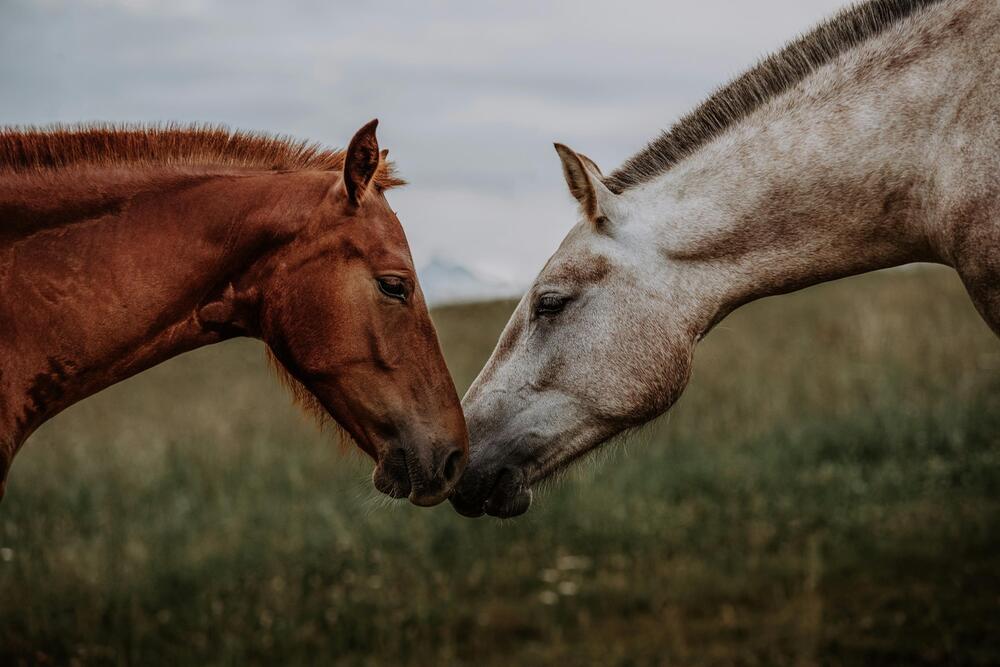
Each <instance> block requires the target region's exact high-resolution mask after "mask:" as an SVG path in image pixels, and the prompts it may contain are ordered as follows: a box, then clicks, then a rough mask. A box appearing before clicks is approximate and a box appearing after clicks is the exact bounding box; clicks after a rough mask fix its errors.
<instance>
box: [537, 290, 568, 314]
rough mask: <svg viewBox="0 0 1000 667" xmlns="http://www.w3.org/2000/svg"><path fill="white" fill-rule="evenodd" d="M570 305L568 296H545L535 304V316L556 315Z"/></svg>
mask: <svg viewBox="0 0 1000 667" xmlns="http://www.w3.org/2000/svg"><path fill="white" fill-rule="evenodd" d="M567 303H569V297H568V296H562V295H561V294H543V295H542V296H540V297H539V298H538V301H537V302H536V303H535V315H556V314H558V313H560V312H562V310H563V309H564V308H565V307H566V304H567Z"/></svg>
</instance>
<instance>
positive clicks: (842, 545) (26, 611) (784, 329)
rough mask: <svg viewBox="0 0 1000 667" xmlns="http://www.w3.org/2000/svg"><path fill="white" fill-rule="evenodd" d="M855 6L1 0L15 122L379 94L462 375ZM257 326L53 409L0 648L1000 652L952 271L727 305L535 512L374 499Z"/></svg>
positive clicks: (480, 658) (1, 76) (989, 348)
mask: <svg viewBox="0 0 1000 667" xmlns="http://www.w3.org/2000/svg"><path fill="white" fill-rule="evenodd" d="M841 4H842V3H840V2H836V1H833V0H808V1H802V0H797V1H793V0H767V1H766V2H765V1H762V2H757V3H745V2H736V1H731V2H730V1H722V0H703V1H702V2H698V3H680V2H662V1H661V2H648V3H646V2H635V3H633V2H627V3H596V2H572V3H553V2H532V3H516V4H515V3H501V2H477V3H467V2H428V3H403V2H397V3H390V2H380V3H345V4H342V3H331V2H314V3H312V2H298V3H280V4H279V3H251V2H231V3H204V2H200V1H197V0H177V1H175V2H171V3H157V2H152V1H151V0H91V1H87V2H76V3H72V4H68V3H62V2H57V1H55V0H31V1H29V0H0V90H2V91H3V98H2V99H3V103H2V104H0V124H47V123H51V122H79V121H92V120H101V121H145V122H155V121H182V122H184V121H198V122H214V123H225V124H228V125H231V126H233V127H239V128H244V129H256V130H262V131H268V132H277V133H287V134H291V135H293V136H295V137H298V138H305V139H312V140H316V141H319V142H321V143H324V144H327V145H333V146H336V145H343V144H344V143H346V141H347V140H348V139H349V138H350V136H351V134H352V133H353V132H354V131H355V130H356V129H357V128H358V127H359V126H360V125H361V124H362V123H364V122H365V121H367V120H369V119H370V118H372V117H376V116H377V117H378V118H380V120H381V124H380V127H379V136H380V140H381V142H382V145H383V146H384V147H387V148H389V149H390V151H391V153H392V158H393V159H394V160H396V162H397V165H398V167H399V169H400V171H401V173H402V175H403V176H404V177H406V178H408V179H409V180H410V181H411V185H410V186H408V187H406V188H403V189H400V190H394V191H393V192H392V193H390V195H389V197H390V201H391V203H392V204H393V206H394V207H395V208H396V209H397V211H398V212H399V215H400V218H401V219H402V221H403V223H404V226H405V227H406V229H407V233H408V236H409V238H410V241H411V245H412V248H413V253H414V258H415V261H416V263H417V265H418V266H419V267H421V281H422V282H423V284H424V287H425V289H426V291H427V292H428V294H429V296H430V297H431V299H432V301H433V302H434V303H435V305H436V308H435V309H434V311H433V313H432V315H433V317H434V319H435V322H436V323H437V325H438V329H439V334H440V338H441V343H442V346H443V348H444V351H445V355H446V357H447V360H448V363H449V366H450V367H451V369H452V372H453V374H454V376H455V380H456V383H457V385H458V387H459V391H460V392H462V391H464V389H465V387H466V386H468V384H469V382H471V380H472V378H473V377H474V376H475V374H476V373H477V371H478V369H479V368H480V367H481V365H482V363H483V361H484V360H485V359H486V357H487V356H488V355H489V353H490V351H491V350H492V348H493V345H494V343H495V341H496V337H497V335H498V333H499V331H500V329H501V328H502V326H503V324H504V323H505V322H506V319H507V317H508V315H509V313H510V312H511V310H512V309H513V306H514V303H513V301H511V300H509V298H507V297H515V296H516V295H517V293H518V291H519V290H520V289H522V288H523V287H524V286H525V285H526V284H528V283H529V282H530V280H531V278H532V277H533V275H534V273H535V272H536V271H537V270H538V269H539V268H540V266H541V264H542V263H543V262H544V260H545V258H546V257H548V255H549V254H551V252H552V251H553V250H554V249H555V247H556V246H557V244H558V242H559V240H560V239H561V238H562V236H563V235H564V234H565V233H566V231H567V230H568V229H569V227H570V226H571V225H572V224H573V222H574V217H575V206H574V205H573V204H572V203H571V200H570V198H569V196H568V194H567V193H566V192H565V185H564V184H563V182H562V178H561V174H560V171H559V167H558V163H557V160H556V157H555V155H554V152H553V151H552V148H551V142H552V141H553V140H559V141H563V142H566V143H568V144H569V145H571V146H573V147H574V148H576V149H578V150H581V151H583V152H585V153H587V154H588V155H590V156H591V157H593V158H594V159H595V160H597V161H598V163H599V164H601V165H602V166H603V167H604V168H605V170H608V169H610V168H613V167H615V166H617V165H618V164H619V163H620V162H622V161H623V160H624V159H625V158H627V157H628V156H629V155H631V154H632V153H634V152H635V151H636V150H638V149H639V148H640V147H641V146H642V145H643V144H644V143H645V142H646V141H648V140H650V139H652V138H653V137H654V136H655V135H656V133H657V132H658V131H659V130H660V129H662V128H664V127H666V126H668V125H669V124H670V123H671V122H672V121H673V120H675V119H676V118H677V117H678V116H679V115H680V114H682V113H684V112H685V111H687V110H688V109H690V108H691V107H693V106H694V105H695V104H696V103H697V102H698V100H699V99H701V98H702V97H704V96H705V95H706V94H707V93H708V92H710V91H711V90H712V88H713V87H715V86H716V85H719V84H721V83H722V82H724V81H725V80H726V79H727V78H728V77H730V76H732V75H734V74H736V73H738V72H740V71H741V70H743V69H745V68H746V67H748V66H749V65H750V64H751V63H752V62H753V61H754V60H755V59H756V58H757V57H759V56H760V55H762V54H764V53H765V52H767V51H770V50H774V49H775V48H777V47H778V46H779V45H780V44H781V43H783V42H784V41H785V40H787V39H790V38H791V37H793V36H794V35H795V34H797V33H798V32H800V31H802V30H805V29H807V28H808V27H809V26H810V25H811V24H812V23H814V22H815V21H817V20H818V19H820V18H822V17H823V16H825V15H827V14H829V13H830V12H831V11H833V10H835V9H836V8H837V7H838V6H840V5H841ZM290 403H291V402H290V400H289V398H288V397H287V396H286V395H285V394H284V392H283V390H282V389H281V388H280V387H279V386H278V383H277V382H276V381H275V379H274V378H273V377H271V376H270V373H269V371H268V370H267V368H266V365H265V363H264V354H263V349H262V347H261V345H260V344H258V343H256V342H253V341H233V342H229V343H226V344H223V345H219V346H215V347H212V348H208V349H204V350H200V351H197V352H194V353H191V354H188V355H185V356H183V357H181V358H179V359H176V360H174V361H172V362H169V363H167V364H164V365H162V366H160V367H158V368H156V369H153V370H152V371H149V372H147V373H145V374H143V375H141V376H139V377H136V378H133V379H132V380H129V381H127V382H125V383H122V384H120V385H118V386H116V387H113V388H111V389H109V390H107V391H105V392H103V393H102V394H100V395H98V396H96V397H94V398H92V399H89V400H87V401H84V402H83V403H81V404H79V405H77V406H75V407H73V408H71V409H70V410H68V411H67V412H65V413H64V414H62V415H60V416H59V417H58V418H56V419H55V420H53V421H52V422H50V423H48V424H46V425H45V426H44V427H43V428H42V429H41V430H40V431H39V432H38V433H36V434H35V435H34V436H33V437H32V438H31V439H30V440H29V441H28V443H27V445H26V446H25V448H24V450H22V452H21V454H20V455H19V456H18V458H17V460H16V463H15V465H14V467H13V470H12V474H11V478H10V484H9V487H8V491H7V496H6V498H5V499H4V501H3V503H2V504H0V664H35V663H45V662H49V663H53V664H67V663H71V662H77V663H80V664H124V663H142V664H191V663H194V664H244V663H290V664H315V663H316V662H320V663H326V664H344V665H354V664H360V665H381V664H387V663H390V662H391V663H395V664H402V665H429V664H457V665H462V664H470V665H471V664H476V665H492V664H497V665H499V664H504V665H507V664H526V665H533V664H548V663H563V664H570V665H576V664H600V665H731V664H741V665H813V664H817V665H818V664H824V665H870V664H879V665H896V664H898V665H937V664H952V665H992V664H998V663H1000V633H998V632H997V627H998V625H1000V493H998V491H1000V344H998V342H997V339H996V338H995V337H994V336H993V334H992V333H991V332H990V331H989V330H988V329H987V327H986V325H985V324H984V323H983V322H982V321H981V320H980V319H979V317H978V316H977V315H976V313H975V312H974V310H973V308H972V306H971V304H970V303H969V301H968V298H967V297H966V296H965V294H964V291H963V290H962V287H961V285H960V284H959V282H958V280H957V279H956V277H955V276H954V274H953V273H952V272H951V271H949V270H945V269H942V268H938V267H915V268H908V269H902V270H895V271H890V272H881V273H877V274H871V275H868V276H862V277H858V278H854V279H849V280H844V281H839V282H837V283H833V284H829V285H823V286H819V287H816V288H812V289H809V290H805V291H803V292H799V293H797V294H793V295H789V296H785V297H780V298H777V299H768V300H765V301H763V302H759V303H756V304H753V305H751V306H749V307H747V308H744V309H742V310H740V311H738V312H737V313H736V314H734V315H733V316H731V317H730V318H728V319H727V320H726V321H725V322H723V324H722V325H721V326H719V327H718V328H717V329H716V330H715V331H713V332H712V334H711V335H710V336H709V337H708V339H707V340H706V341H705V342H704V343H703V345H702V346H701V347H700V348H699V353H698V355H697V359H696V363H695V370H694V377H693V379H692V381H691V385H690V387H689V389H688V391H687V393H686V394H685V395H684V396H683V398H682V399H681V400H680V402H679V403H678V404H677V406H676V407H675V408H674V409H673V410H672V411H671V412H670V414H669V416H667V417H665V418H663V419H661V420H659V421H658V422H656V423H655V424H653V425H651V426H649V427H647V428H645V429H643V430H642V431H640V432H639V433H637V434H635V435H634V436H632V437H631V438H630V439H629V441H628V442H627V443H625V444H616V445H614V446H611V447H609V448H608V449H607V450H605V451H603V452H602V453H601V454H600V455H599V456H598V458H597V459H595V461H594V463H592V464H585V465H583V466H581V467H580V468H579V469H577V470H576V471H575V472H574V473H572V474H570V475H569V476H568V477H567V478H565V479H563V480H560V481H559V482H557V483H555V484H552V485H550V486H548V487H546V488H543V489H542V490H541V493H540V494H539V497H537V498H536V502H535V504H534V505H533V506H532V509H531V511H530V512H529V513H528V514H527V515H525V516H523V517H520V518H518V519H516V520H512V521H506V522H501V521H497V520H493V519H480V520H468V519H463V518H461V517H459V516H458V515H456V514H454V513H453V512H452V511H451V510H450V508H448V507H447V506H444V507H439V508H436V509H432V510H422V509H419V508H415V507H412V506H409V505H406V504H398V503H393V502H390V501H388V500H386V499H384V498H383V497H381V496H379V495H377V494H376V493H375V492H374V491H373V489H372V487H371V483H370V480H369V475H370V470H371V464H370V463H369V462H368V461H367V460H364V459H363V458H361V457H360V456H358V455H355V454H353V453H350V454H345V453H343V452H342V451H341V450H340V448H338V446H337V445H336V444H335V442H334V441H335V436H334V434H332V433H323V432H319V431H317V429H316V428H315V427H314V426H313V425H312V424H311V423H310V422H309V421H308V419H307V418H306V417H304V416H302V415H301V414H299V413H298V412H297V411H296V409H295V408H294V407H293V406H292V405H291V404H290Z"/></svg>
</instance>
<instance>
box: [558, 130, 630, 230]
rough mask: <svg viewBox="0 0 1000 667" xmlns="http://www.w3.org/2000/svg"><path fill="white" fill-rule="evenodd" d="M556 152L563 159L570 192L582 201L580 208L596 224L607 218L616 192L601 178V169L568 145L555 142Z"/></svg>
mask: <svg viewBox="0 0 1000 667" xmlns="http://www.w3.org/2000/svg"><path fill="white" fill-rule="evenodd" d="M555 147H556V153H558V154H559V159H560V160H562V168H563V176H564V177H565V178H566V185H568V186H569V191H570V194H572V195H573V197H574V198H575V199H576V200H577V201H578V202H580V208H581V210H582V211H583V214H584V215H585V216H586V217H587V219H588V220H590V221H591V222H593V223H594V224H595V225H598V224H601V222H602V221H603V220H604V219H606V218H607V214H608V211H609V210H610V209H611V208H613V201H614V198H615V194H614V193H613V192H611V191H610V190H608V187H607V186H606V185H604V182H603V181H602V180H601V170H600V169H598V168H597V165H596V164H594V162H593V160H591V159H590V158H588V157H587V156H585V155H580V154H579V153H576V152H574V151H573V150H572V149H570V148H569V147H568V146H564V145H563V144H555Z"/></svg>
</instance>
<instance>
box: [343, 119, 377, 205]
mask: <svg viewBox="0 0 1000 667" xmlns="http://www.w3.org/2000/svg"><path fill="white" fill-rule="evenodd" d="M376 127H378V118H376V119H374V120H371V121H369V122H368V123H367V124H365V126H364V127H362V128H361V129H360V130H358V131H357V133H356V134H355V135H354V137H353V138H352V139H351V143H350V144H348V145H347V157H345V158H344V187H345V188H346V189H347V198H348V199H349V200H350V202H351V203H352V204H354V205H355V206H357V205H358V204H360V203H361V200H362V199H363V198H364V196H365V192H366V191H367V190H368V186H369V185H370V184H371V182H372V179H373V178H374V177H375V171H376V170H377V169H378V163H379V157H380V156H379V152H378V139H376V138H375V128H376Z"/></svg>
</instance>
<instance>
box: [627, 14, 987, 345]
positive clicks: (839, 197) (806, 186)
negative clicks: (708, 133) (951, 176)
mask: <svg viewBox="0 0 1000 667" xmlns="http://www.w3.org/2000/svg"><path fill="white" fill-rule="evenodd" d="M945 18H947V17H945ZM939 22H942V23H943V22H944V21H943V19H941V20H939ZM930 28H931V29H933V28H934V25H932V26H930ZM924 29H928V26H926V25H923V26H921V25H914V26H911V27H910V29H909V33H908V34H907V35H906V36H905V37H904V39H900V37H899V35H893V36H892V39H893V40H896V41H892V40H890V41H888V42H886V43H884V44H883V43H878V42H877V43H874V44H870V45H867V46H866V47H864V48H862V49H859V50H858V52H856V53H853V54H849V56H847V57H845V58H843V59H841V60H840V61H837V62H835V63H832V64H831V65H829V66H827V67H825V68H823V69H821V70H820V71H819V72H817V73H816V74H814V75H813V77H812V78H811V79H809V80H807V81H806V82H804V83H803V84H802V85H800V86H799V87H798V88H797V89H796V90H794V91H792V92H790V93H787V94H785V95H783V96H781V97H779V98H776V99H775V100H773V101H772V102H771V103H769V104H768V105H766V106H765V107H764V108H763V109H761V110H759V111H758V112H757V113H755V114H753V115H752V116H750V117H749V118H748V119H746V120H745V121H743V122H741V123H740V124H738V125H737V126H735V127H734V128H732V129H731V130H729V131H728V132H727V133H726V134H724V135H723V136H721V137H720V138H718V139H717V140H715V141H714V142H712V143H710V144H708V145H706V146H704V147H703V148H701V149H700V150H699V151H698V152H696V153H695V154H693V155H691V156H690V157H688V158H686V159H685V160H683V161H682V162H680V163H678V164H677V165H675V166H674V167H672V168H671V169H670V170H669V171H667V172H666V173H664V174H662V175H661V176H660V177H659V178H657V179H655V180H653V181H650V182H648V183H646V184H644V185H642V186H639V187H637V188H635V189H634V190H628V191H626V192H625V194H624V196H625V197H626V198H627V199H628V200H629V204H630V206H631V207H632V209H633V210H634V211H637V212H638V213H637V217H638V218H639V219H640V220H641V221H642V222H641V223H640V226H644V227H645V230H646V231H645V232H644V233H643V236H648V235H652V236H653V237H654V239H655V241H654V244H653V245H655V246H656V247H657V248H658V252H659V254H658V256H659V257H666V258H667V260H668V263H669V265H670V267H671V269H672V274H673V275H674V276H675V278H676V280H675V281H674V283H673V284H672V285H671V288H676V289H677V290H679V291H686V293H687V296H688V300H689V302H690V303H691V304H693V306H692V307H693V308H695V309H698V310H699V311H700V312H699V313H698V315H696V316H695V317H694V318H693V319H697V320H699V321H700V325H699V328H700V329H701V330H702V331H704V330H706V329H707V328H710V327H711V326H712V325H714V324H715V323H716V322H718V320H720V319H721V318H722V317H724V316H725V315H726V314H727V313H728V312H730V311H731V310H733V309H735V308H737V307H739V306H740V305H742V304H745V303H747V302H749V301H752V300H754V299H757V298H761V297H765V296H769V295H774V294H781V293H786V292H789V291H793V290H796V289H799V288H802V287H806V286H809V285H812V284H815V283H819V282H823V281H827V280H833V279H836V278H841V277H845V276H850V275H854V274H858V273H862V272H866V271H872V270H876V269H882V268H887V267H891V266H896V265H900V264H904V263H908V262H914V261H940V262H945V263H947V262H948V253H947V251H946V249H945V248H943V247H942V245H941V244H940V243H939V241H940V235H939V234H938V233H937V232H938V230H937V229H936V228H935V224H936V221H938V220H939V219H941V217H942V216H943V215H944V214H945V211H943V209H942V201H941V200H940V199H939V195H938V194H937V190H936V188H935V184H936V183H938V182H940V180H942V179H943V178H945V177H946V176H947V175H946V174H944V173H942V171H943V170H947V169H952V168H954V166H955V165H956V164H959V163H960V160H959V159H958V157H957V156H955V155H952V154H951V152H950V149H948V148H947V147H946V146H947V144H948V138H949V135H951V134H952V133H961V132H964V131H967V130H968V128H963V127H958V126H957V125H953V126H948V125H947V124H944V125H942V122H943V121H945V119H949V118H951V119H955V118H957V115H956V114H955V111H956V105H957V104H958V102H957V100H959V99H961V98H962V96H963V94H964V93H965V92H967V91H969V90H972V89H973V88H974V87H975V85H976V83H975V82H976V79H977V77H978V75H979V74H980V73H978V72H976V71H975V69H973V70H972V71H964V72H956V68H954V67H948V66H947V64H948V63H949V62H954V61H955V59H957V58H960V57H962V56H961V51H962V50H963V49H966V48H968V45H967V44H964V43H962V42H961V40H959V39H956V38H955V35H950V34H942V35H935V37H936V38H937V40H936V42H935V43H936V49H937V51H936V52H934V53H928V54H923V55H918V56H915V57H914V58H913V59H912V60H911V61H909V62H908V63H907V64H905V65H900V66H898V67H889V66H883V65H884V63H885V62H886V61H891V60H893V57H894V56H898V55H899V54H900V53H906V52H907V49H908V48H909V44H908V43H907V41H906V40H907V39H911V40H913V39H917V38H918V37H919V36H920V35H921V31H922V30H924ZM942 32H944V31H943V30H942ZM910 33H912V34H910ZM963 60H965V61H966V62H969V61H972V62H975V59H973V58H967V57H966V58H963ZM953 122H954V123H956V124H957V123H958V122H959V121H957V120H953Z"/></svg>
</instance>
